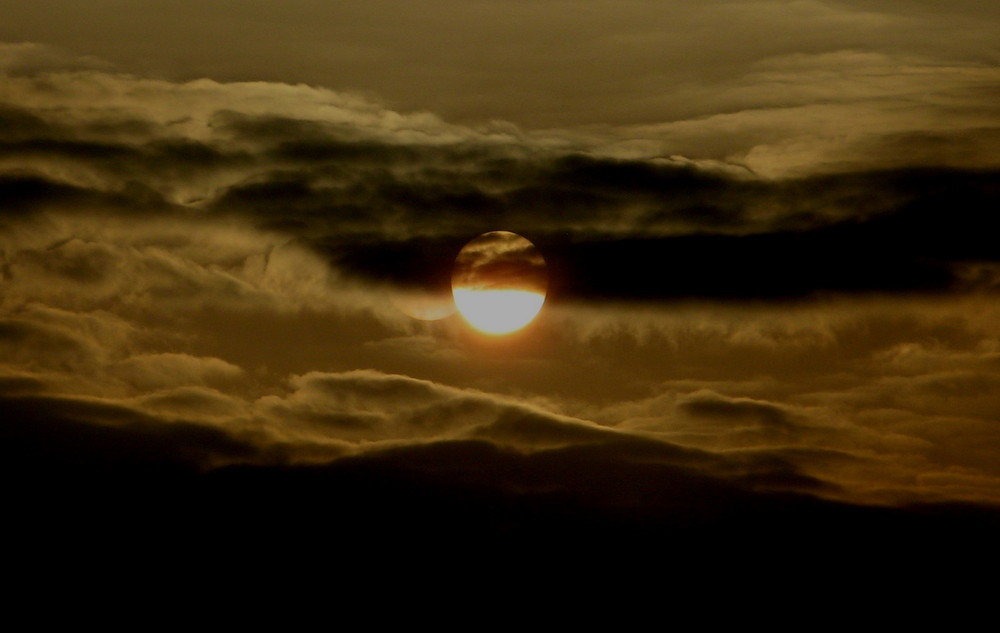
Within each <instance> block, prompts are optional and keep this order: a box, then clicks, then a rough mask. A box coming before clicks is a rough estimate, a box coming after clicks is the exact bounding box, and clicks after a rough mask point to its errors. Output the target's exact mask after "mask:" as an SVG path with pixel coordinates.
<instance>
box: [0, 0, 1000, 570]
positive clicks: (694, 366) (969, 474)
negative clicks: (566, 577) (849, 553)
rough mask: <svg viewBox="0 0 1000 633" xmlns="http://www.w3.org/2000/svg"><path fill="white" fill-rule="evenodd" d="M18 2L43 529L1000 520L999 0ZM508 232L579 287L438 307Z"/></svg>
mask: <svg viewBox="0 0 1000 633" xmlns="http://www.w3.org/2000/svg"><path fill="white" fill-rule="evenodd" d="M0 14H2V15H3V16H4V18H3V21H2V23H0V287H2V294H0V401H2V405H0V409H2V410H3V411H4V412H5V413H4V414H3V415H2V418H3V421H2V423H0V433H2V435H3V440H2V442H0V446H2V447H3V448H2V450H3V451H4V453H5V455H4V459H3V463H4V472H5V475H6V477H7V478H8V480H9V481H12V482H17V484H16V485H15V486H14V488H15V489H14V490H12V491H11V493H10V499H8V501H7V503H8V507H10V508H14V509H15V510H16V511H15V512H14V514H13V515H14V516H17V517H19V518H17V519H14V520H13V521H14V523H15V525H16V526H18V528H19V529H20V530H21V531H22V533H23V534H24V535H29V534H30V535H34V536H37V535H38V534H45V535H51V534H57V533H58V534H62V535H65V534H66V533H75V531H78V530H82V531H83V533H85V534H86V535H88V536H89V537H94V536H96V535H100V536H101V537H102V538H103V539H104V540H105V541H106V542H111V541H113V538H112V537H110V536H108V534H109V533H110V532H109V530H110V526H112V525H114V526H121V525H127V526H128V529H127V530H126V531H127V532H128V535H129V538H132V539H137V540H139V539H141V538H143V537H142V536H141V535H144V534H158V535H163V534H165V533H168V532H169V533H171V534H183V535H185V537H184V538H186V539H187V542H188V543H195V542H201V539H204V538H207V537H206V536H205V534H210V535H213V538H216V539H219V538H223V536H224V535H227V534H228V535H230V536H231V535H233V534H241V535H244V537H245V538H248V539H249V538H251V537H250V536H247V535H252V536H253V537H254V538H258V539H259V538H263V535H264V534H265V533H270V532H269V531H277V533H280V534H282V535H283V537H285V538H289V537H290V536H291V535H303V534H304V535H306V537H303V538H305V540H309V539H326V538H333V536H332V535H337V537H338V538H342V539H348V537H347V536H345V535H350V536H351V538H354V539H356V540H357V539H362V540H363V539H372V540H374V539H375V538H376V537H377V538H379V539H394V540H393V542H395V543H396V544H397V546H398V547H404V546H403V545H401V544H400V540H399V539H401V538H402V535H406V536H407V537H409V538H417V537H419V538H423V539H434V540H435V542H440V541H448V540H452V539H453V540H471V541H475V542H477V543H479V544H480V546H482V547H486V546H494V545H496V544H497V543H505V544H507V545H511V544H524V543H528V542H530V543H533V544H535V545H538V544H544V545H545V546H547V547H558V546H560V545H563V546H565V544H566V543H569V542H572V543H578V542H580V541H581V540H585V541H587V542H588V543H589V544H590V547H597V546H599V545H601V544H604V545H607V544H609V543H619V544H620V543H622V542H631V543H642V544H644V546H648V548H650V549H649V551H656V552H660V553H662V554H664V555H668V554H669V555H671V556H674V557H676V556H681V555H691V556H695V555H697V556H701V555H703V554H704V552H705V551H706V549H705V548H704V543H705V542H707V541H709V540H711V541H712V543H714V545H713V548H714V549H712V550H711V551H712V552H719V551H725V552H726V553H727V555H737V554H739V553H740V552H744V553H745V551H748V550H751V549H754V548H755V547H756V545H753V544H760V543H767V544H768V546H769V547H770V548H772V551H773V550H774V548H781V547H785V548H786V551H787V552H789V555H790V556H791V552H792V550H793V548H792V546H791V543H795V544H796V547H798V546H799V544H801V543H803V542H808V543H810V544H811V545H810V547H812V548H813V550H814V551H815V550H817V549H821V550H822V551H829V548H830V546H831V545H830V544H831V542H837V543H841V544H842V547H843V548H844V549H850V548H852V547H855V546H858V547H860V546H861V543H867V545H868V546H869V547H872V545H871V544H872V543H876V542H877V543H878V544H879V547H890V548H892V547H895V548H898V551H899V552H900V553H901V555H902V554H904V553H905V554H910V553H913V551H914V550H913V549H911V543H910V541H907V540H906V539H905V538H903V536H902V535H905V536H906V538H909V537H912V538H914V539H922V542H923V543H924V544H925V545H924V546H923V547H924V549H923V550H920V551H923V552H925V551H926V548H927V545H926V543H927V541H926V539H927V538H932V539H948V540H949V542H950V540H951V539H953V538H954V537H960V538H961V539H962V540H963V541H964V542H967V543H980V542H986V540H987V537H988V536H989V535H990V534H995V530H996V528H997V527H998V526H1000V294H998V291H1000V249H998V246H997V240H996V230H995V229H996V226H997V222H995V221H994V219H995V217H996V213H997V209H998V208H1000V204H998V203H1000V37H998V36H1000V5H998V4H997V3H995V2H990V1H987V0H957V1H955V2H949V3H939V2H932V1H930V0H910V1H907V2H903V1H902V0H898V1H897V0H843V1H814V0H802V1H757V0H750V1H744V2H729V1H718V0H711V1H698V2H695V1H693V0H692V1H688V0H670V1H667V0H663V1H650V0H621V1H615V2H611V1H610V0H538V1H535V2H525V1H521V0H491V1H486V0H461V1H460V0H428V1H426V2H419V3H418V2H406V1H402V0H372V1H367V2H353V1H345V2H337V3H331V2H317V1H315V0H289V1H287V2H281V3H277V2H263V1H261V0H243V1H240V2H236V1H229V0H208V1H199V2H189V1H186V0H184V1H172V2H162V1H159V0H150V1H147V2H136V1H131V0H94V1H92V2H88V3H77V2H68V1H62V0H38V1H36V2H32V3H23V2H11V1H9V0H0ZM490 231H509V232H514V233H516V234H518V235H521V236H523V237H524V238H526V239H527V240H530V242H531V243H532V244H534V246H535V247H536V248H537V253H538V254H540V255H541V257H542V258H543V259H544V264H545V271H546V273H547V280H546V282H547V288H548V293H547V296H546V300H545V304H544V306H543V308H542V311H541V312H540V313H539V315H538V317H537V318H536V319H535V320H534V321H532V323H531V324H530V325H528V326H527V327H526V328H524V329H523V330H520V331H518V332H515V333H513V334H509V335H505V336H487V335H484V334H482V333H479V332H476V331H475V330H474V329H472V328H471V327H470V326H469V324H468V323H467V322H465V321H464V320H463V319H462V318H460V316H459V315H457V314H453V313H451V312H450V311H449V310H445V311H444V313H446V314H449V316H445V317H444V318H439V319H437V320H424V319H419V318H414V316H413V315H414V313H415V311H414V309H413V306H415V305H427V304H433V305H438V306H440V305H445V307H446V308H447V307H448V305H450V304H449V302H450V295H449V288H450V283H451V279H452V274H453V267H454V262H455V259H456V257H457V256H458V254H459V252H460V251H462V248H463V246H465V245H466V244H467V243H469V242H470V241H471V240H473V239H474V238H476V237H477V236H479V235H481V234H483V233H486V232H490ZM533 261H536V263H537V259H536V260H533ZM536 272H537V271H536ZM543 285H544V284H543ZM68 525H71V526H76V527H75V528H67V527H66V526H68ZM81 526H83V527H81ZM86 526H89V527H86ZM193 526H200V527H193ZM115 533H116V534H120V530H119V531H115ZM720 535H725V536H724V537H722V536H720ZM848 536H849V537H850V538H847V537H848ZM716 537H719V538H718V539H716ZM78 538H82V537H78ZM115 538H117V537H115ZM845 538H846V539H847V540H845ZM977 538H979V539H981V540H977ZM852 539H853V540H852ZM901 539H903V540H902V541H901ZM720 541H722V542H724V543H725V544H724V545H719V542H720ZM903 541H905V543H904V542H903ZM74 542H77V541H73V540H72V539H71V540H70V543H74ZM940 542H941V541H938V543H939V544H940ZM692 543H697V544H701V545H702V546H701V548H700V549H698V548H697V547H696V546H695V545H692ZM67 547H70V548H71V547H72V545H69V546H67ZM691 548H695V549H694V550H692V549H691ZM719 548H721V550H720V549H719ZM692 551H696V552H697V554H692V553H691V552H692ZM794 551H798V550H797V549H796V550H794Z"/></svg>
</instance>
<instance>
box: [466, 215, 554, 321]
mask: <svg viewBox="0 0 1000 633" xmlns="http://www.w3.org/2000/svg"><path fill="white" fill-rule="evenodd" d="M547 286H548V274H547V273H546V270H545V259H543V258H542V254H541V253H539V252H538V249H537V248H535V245H534V244H532V243H531V242H529V241H528V240H526V239H525V238H523V237H521V236H520V235H518V234H517V233H511V232H510V231H490V232H489V233H483V234H482V235H480V236H479V237H477V238H475V239H473V240H471V241H470V242H469V243H468V244H466V245H465V246H464V247H463V248H462V250H461V252H459V254H458V257H456V258H455V267H454V270H453V272H452V277H451V290H452V296H453V297H454V299H455V307H456V308H457V309H458V313H459V314H461V315H462V317H463V318H464V319H465V320H466V321H468V323H469V324H470V325H472V327H474V328H476V329H477V330H479V331H481V332H485V333H487V334H493V335H501V334H509V333H511V332H514V331H515V330H519V329H521V328H523V327H524V326H526V325H528V324H529V323H531V321H532V319H534V318H535V316H537V315H538V313H539V311H540V310H541V309H542V304H543V303H545V292H546V290H547Z"/></svg>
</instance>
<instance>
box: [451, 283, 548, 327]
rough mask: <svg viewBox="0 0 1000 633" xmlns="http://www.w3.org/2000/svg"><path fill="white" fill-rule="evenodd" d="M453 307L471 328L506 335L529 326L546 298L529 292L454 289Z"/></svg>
mask: <svg viewBox="0 0 1000 633" xmlns="http://www.w3.org/2000/svg"><path fill="white" fill-rule="evenodd" d="M453 294H454V296H455V306H456V307H457V308H458V312H459V314H461V315H462V317H463V318H464V319H465V320H466V321H468V322H469V324H470V325H472V327H474V328H476V329H477V330H479V331H481V332H485V333H486V334H509V333H511V332H514V331H515V330H519V329H521V328H523V327H524V326H526V325H527V324H528V323H531V320H532V319H534V318H535V316H536V315H537V314H538V313H539V311H541V309H542V304H543V303H545V295H544V294H541V293H538V292H532V291H530V290H474V289H470V288H455V289H454V291H453Z"/></svg>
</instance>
